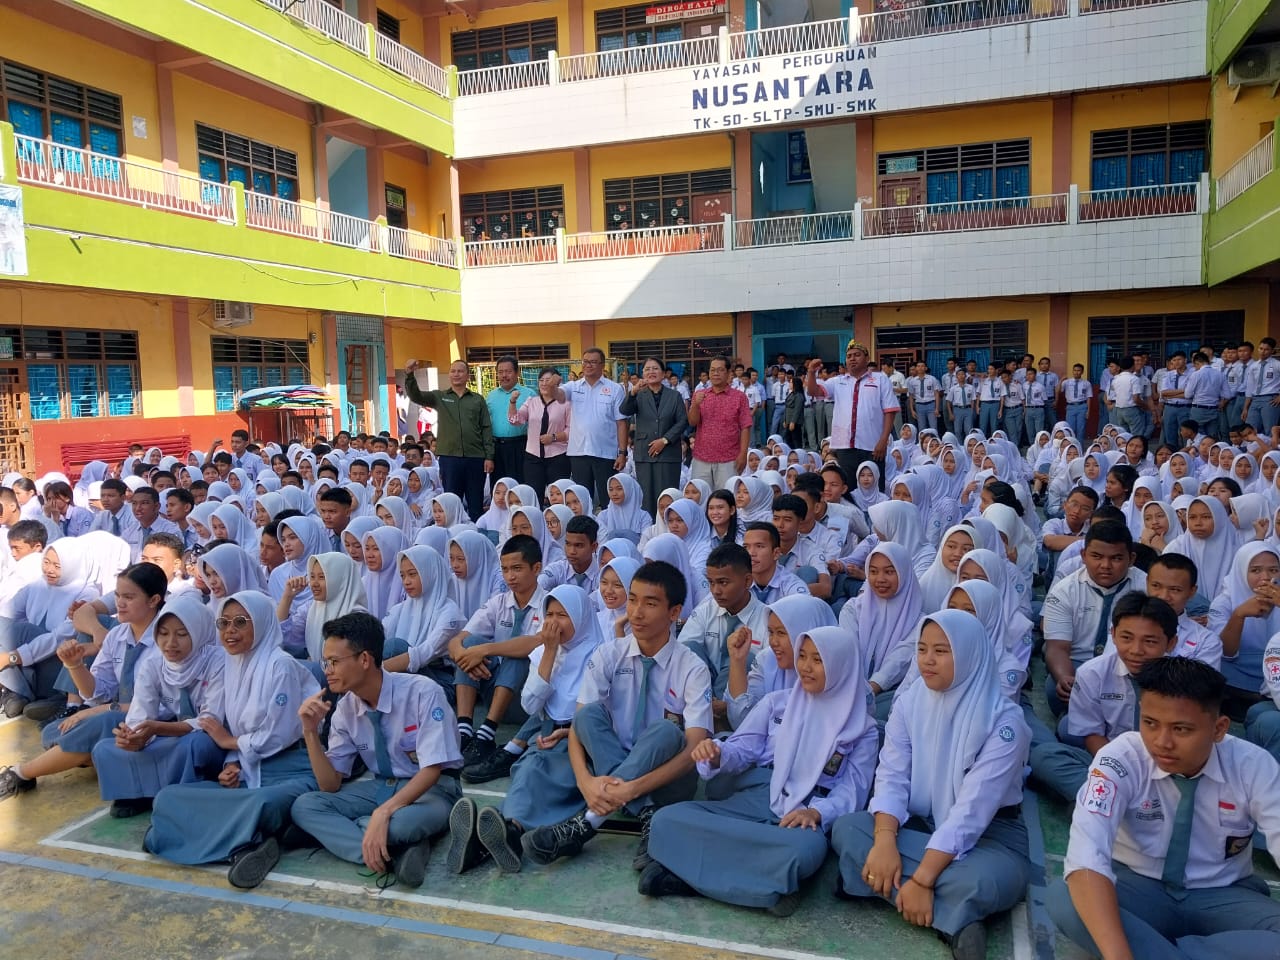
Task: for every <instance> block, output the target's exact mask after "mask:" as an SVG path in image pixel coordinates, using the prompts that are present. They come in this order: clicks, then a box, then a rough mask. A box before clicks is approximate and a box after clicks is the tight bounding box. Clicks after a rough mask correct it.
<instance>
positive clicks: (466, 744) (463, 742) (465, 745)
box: [458, 733, 475, 757]
mask: <svg viewBox="0 0 1280 960" xmlns="http://www.w3.org/2000/svg"><path fill="white" fill-rule="evenodd" d="M474 739H475V736H474V735H472V734H470V733H461V734H459V735H458V749H459V750H461V751H462V756H463V757H466V755H467V751H468V750H470V749H471V741H472V740H474Z"/></svg>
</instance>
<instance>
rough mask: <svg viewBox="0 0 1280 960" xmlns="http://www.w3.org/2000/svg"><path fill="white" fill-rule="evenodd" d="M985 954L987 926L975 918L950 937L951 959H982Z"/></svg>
mask: <svg viewBox="0 0 1280 960" xmlns="http://www.w3.org/2000/svg"><path fill="white" fill-rule="evenodd" d="M986 955H987V928H986V927H985V926H983V923H982V921H981V920H975V921H974V922H973V923H971V924H969V925H968V926H967V927H965V928H964V929H963V930H961V931H960V932H959V933H957V934H956V935H955V936H954V937H952V938H951V956H952V958H953V960H984V958H985V957H986Z"/></svg>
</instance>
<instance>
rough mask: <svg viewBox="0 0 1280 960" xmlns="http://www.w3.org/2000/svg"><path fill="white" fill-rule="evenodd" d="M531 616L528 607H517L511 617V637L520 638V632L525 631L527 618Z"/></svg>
mask: <svg viewBox="0 0 1280 960" xmlns="http://www.w3.org/2000/svg"><path fill="white" fill-rule="evenodd" d="M527 616H529V608H528V607H517V608H516V610H515V613H513V614H512V615H511V636H513V637H518V636H520V635H521V634H520V631H521V630H523V629H524V621H525V617H527Z"/></svg>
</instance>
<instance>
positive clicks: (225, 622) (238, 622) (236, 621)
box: [213, 617, 253, 630]
mask: <svg viewBox="0 0 1280 960" xmlns="http://www.w3.org/2000/svg"><path fill="white" fill-rule="evenodd" d="M251 623H253V621H252V620H251V619H249V618H248V617H219V618H218V619H217V620H215V621H213V625H214V626H215V627H217V628H218V629H219V630H225V629H227V627H230V626H233V625H234V626H235V628H236V629H237V630H243V629H244V628H245V627H247V626H248V625H249V624H251Z"/></svg>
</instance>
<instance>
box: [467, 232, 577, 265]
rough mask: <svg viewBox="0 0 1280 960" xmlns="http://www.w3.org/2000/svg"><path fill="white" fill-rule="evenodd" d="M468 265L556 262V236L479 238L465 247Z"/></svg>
mask: <svg viewBox="0 0 1280 960" xmlns="http://www.w3.org/2000/svg"><path fill="white" fill-rule="evenodd" d="M464 253H465V258H466V265H467V266H468V267H507V266H511V265H512V264H522V263H554V262H555V260H556V238H555V237H513V238H511V239H509V240H477V241H475V242H474V243H468V244H466V246H465V249H464Z"/></svg>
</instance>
